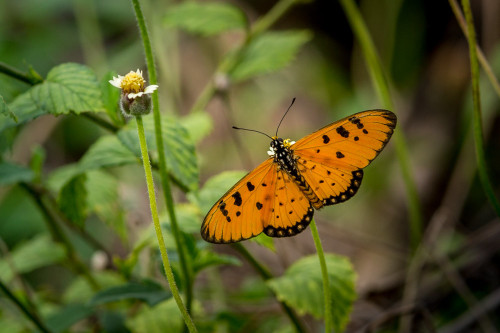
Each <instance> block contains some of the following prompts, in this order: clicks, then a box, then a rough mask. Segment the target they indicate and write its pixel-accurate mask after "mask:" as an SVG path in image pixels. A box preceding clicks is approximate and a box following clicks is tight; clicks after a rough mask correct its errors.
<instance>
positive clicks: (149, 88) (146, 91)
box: [144, 84, 158, 94]
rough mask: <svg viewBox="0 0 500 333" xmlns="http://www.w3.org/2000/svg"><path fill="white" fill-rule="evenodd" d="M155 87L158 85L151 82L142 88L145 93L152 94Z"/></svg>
mask: <svg viewBox="0 0 500 333" xmlns="http://www.w3.org/2000/svg"><path fill="white" fill-rule="evenodd" d="M156 89H158V85H156V84H152V85H150V86H147V87H146V89H144V93H145V94H152V93H153V92H154V91H155V90H156Z"/></svg>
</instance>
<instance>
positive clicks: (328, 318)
mask: <svg viewBox="0 0 500 333" xmlns="http://www.w3.org/2000/svg"><path fill="white" fill-rule="evenodd" d="M310 227H311V234H312V236H313V239H314V245H315V246H316V252H317V253H318V258H319V264H320V266H321V275H322V277H323V295H324V302H325V332H326V333H330V332H332V331H333V318H332V296H331V295H332V293H331V290H330V280H329V279H328V269H327V267H326V260H325V254H324V252H323V246H322V245H321V239H320V238H319V233H318V228H316V222H315V221H314V219H312V221H311V224H310Z"/></svg>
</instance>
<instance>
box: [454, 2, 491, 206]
mask: <svg viewBox="0 0 500 333" xmlns="http://www.w3.org/2000/svg"><path fill="white" fill-rule="evenodd" d="M462 7H463V10H464V14H465V19H466V21H467V41H468V43H469V56H470V67H471V76H472V100H473V105H474V110H473V112H474V113H473V128H474V142H475V146H476V160H477V169H478V173H479V179H480V181H481V185H482V186H483V190H484V193H485V194H486V196H487V197H488V200H489V201H490V203H491V205H492V206H493V209H494V210H495V213H496V214H497V216H500V203H499V202H498V199H497V198H496V196H495V191H494V190H493V186H492V184H491V181H490V177H489V175H488V167H487V164H486V158H485V154H484V147H483V145H484V143H483V124H482V115H481V96H480V87H479V64H478V60H477V50H476V32H475V30H474V20H473V17H472V11H471V8H470V2H469V0H462Z"/></svg>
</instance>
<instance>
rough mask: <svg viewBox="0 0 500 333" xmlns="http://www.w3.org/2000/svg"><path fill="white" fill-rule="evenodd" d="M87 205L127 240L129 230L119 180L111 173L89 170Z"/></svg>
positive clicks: (86, 185)
mask: <svg viewBox="0 0 500 333" xmlns="http://www.w3.org/2000/svg"><path fill="white" fill-rule="evenodd" d="M85 187H86V189H87V192H88V195H87V205H88V207H89V212H94V213H95V214H96V215H97V216H98V217H99V218H100V219H101V220H102V221H103V222H104V223H106V224H107V225H108V226H109V227H111V228H112V229H113V230H114V231H116V233H117V234H118V235H120V237H121V238H122V239H123V240H125V239H126V237H127V230H126V225H125V220H124V214H123V209H122V208H121V207H120V203H119V196H118V181H117V180H116V178H115V177H113V176H112V175H110V174H109V173H106V172H102V171H99V170H94V171H89V172H87V181H86V183H85Z"/></svg>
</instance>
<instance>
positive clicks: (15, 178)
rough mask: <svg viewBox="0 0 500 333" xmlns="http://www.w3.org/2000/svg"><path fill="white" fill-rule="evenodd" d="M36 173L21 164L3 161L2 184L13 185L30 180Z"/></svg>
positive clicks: (0, 169) (0, 171) (0, 175)
mask: <svg viewBox="0 0 500 333" xmlns="http://www.w3.org/2000/svg"><path fill="white" fill-rule="evenodd" d="M34 176H35V174H34V173H33V171H31V170H30V169H28V168H26V167H23V166H21V165H17V164H12V163H7V162H1V163H0V185H4V186H5V185H12V184H16V183H19V182H29V181H31V180H32V179H33V177H34Z"/></svg>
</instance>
